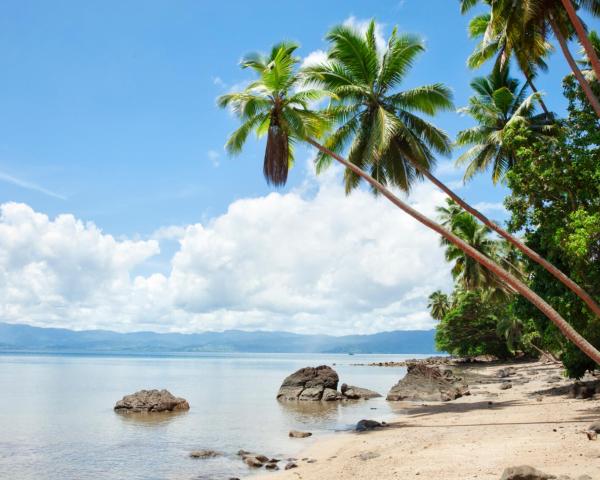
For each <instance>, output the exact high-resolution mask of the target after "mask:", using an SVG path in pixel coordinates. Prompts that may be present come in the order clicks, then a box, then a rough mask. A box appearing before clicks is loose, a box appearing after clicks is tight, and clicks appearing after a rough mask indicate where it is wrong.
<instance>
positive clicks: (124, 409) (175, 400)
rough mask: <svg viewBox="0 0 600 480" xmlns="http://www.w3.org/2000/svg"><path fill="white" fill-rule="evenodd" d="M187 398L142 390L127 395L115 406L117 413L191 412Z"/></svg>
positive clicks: (164, 392)
mask: <svg viewBox="0 0 600 480" xmlns="http://www.w3.org/2000/svg"><path fill="white" fill-rule="evenodd" d="M189 409H190V405H189V404H188V402H187V400H186V399H185V398H179V397H176V396H174V395H173V394H171V392H169V391H168V390H140V391H139V392H135V393H133V394H131V395H125V396H124V397H123V398H122V399H121V400H119V401H118V402H117V403H116V405H115V412H117V413H151V412H175V411H180V410H189Z"/></svg>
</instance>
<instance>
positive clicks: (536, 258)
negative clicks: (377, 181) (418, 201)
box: [411, 160, 600, 318]
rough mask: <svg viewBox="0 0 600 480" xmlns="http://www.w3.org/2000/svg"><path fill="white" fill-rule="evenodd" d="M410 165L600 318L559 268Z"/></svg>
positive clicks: (587, 296) (590, 300)
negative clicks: (540, 267) (537, 265)
mask: <svg viewBox="0 0 600 480" xmlns="http://www.w3.org/2000/svg"><path fill="white" fill-rule="evenodd" d="M411 163H412V165H413V166H414V167H415V168H416V169H417V170H418V171H419V172H421V173H422V174H423V175H424V176H425V177H426V178H427V179H428V180H429V181H430V182H431V183H433V184H434V185H435V186H436V187H438V188H439V189H440V190H442V191H443V192H444V193H445V194H446V195H448V196H449V197H450V198H452V200H454V201H455V202H456V203H458V204H459V205H460V206H461V207H462V208H463V209H465V210H466V211H467V212H469V213H470V214H471V215H473V216H474V217H476V218H478V219H479V220H481V222H483V223H484V224H485V225H486V226H488V227H489V228H491V229H492V230H494V231H495V232H496V233H497V234H498V235H500V236H501V237H502V238H504V239H505V240H506V241H508V242H509V243H510V244H511V245H513V246H514V247H515V248H517V249H519V250H520V251H521V252H523V253H524V254H525V255H527V256H528V257H529V258H530V259H531V260H533V261H534V262H536V263H538V264H539V265H541V266H542V267H544V268H545V269H546V271H547V272H548V273H550V274H551V275H552V276H553V277H554V278H556V279H557V280H558V281H560V282H561V283H562V284H563V285H564V286H565V287H567V288H568V289H569V290H571V291H572V292H573V293H574V294H575V295H577V296H578V297H579V298H580V299H581V300H583V301H584V302H585V304H586V305H587V306H588V307H589V308H590V310H591V311H592V312H594V314H595V315H596V316H597V317H598V318H600V305H598V304H597V303H596V302H595V301H594V299H593V298H592V296H591V295H590V294H589V293H587V292H586V291H585V290H584V289H583V288H581V287H580V286H579V285H578V284H577V283H575V282H574V281H573V280H571V279H570V278H569V277H568V276H567V275H565V274H564V273H563V272H562V271H561V270H559V269H558V268H556V267H555V266H554V265H552V264H551V263H550V262H549V261H548V260H546V259H545V258H544V257H542V256H541V255H540V254H539V253H537V252H535V251H534V250H532V249H531V248H529V247H528V246H527V245H525V244H524V243H523V242H521V241H520V240H519V239H518V238H516V237H514V236H513V235H511V234H510V233H508V232H507V231H506V230H504V229H503V228H502V227H501V226H500V225H498V224H497V223H495V222H492V221H491V220H490V219H489V218H487V217H486V216H485V215H484V214H483V213H481V212H480V211H479V210H477V209H476V208H474V207H472V206H471V205H469V204H468V203H467V202H465V201H464V200H463V199H462V198H461V197H460V196H458V195H457V194H456V193H454V191H452V190H451V189H450V188H448V187H447V186H446V185H445V184H444V183H443V182H441V181H440V180H438V179H437V178H436V177H435V176H434V175H433V174H431V173H430V172H429V171H428V170H427V169H425V168H423V167H422V166H421V165H419V164H418V162H414V161H412V160H411Z"/></svg>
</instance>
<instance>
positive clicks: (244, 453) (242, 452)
mask: <svg viewBox="0 0 600 480" xmlns="http://www.w3.org/2000/svg"><path fill="white" fill-rule="evenodd" d="M237 454H238V455H239V456H240V457H245V456H246V455H250V452H248V451H247V450H238V452H237Z"/></svg>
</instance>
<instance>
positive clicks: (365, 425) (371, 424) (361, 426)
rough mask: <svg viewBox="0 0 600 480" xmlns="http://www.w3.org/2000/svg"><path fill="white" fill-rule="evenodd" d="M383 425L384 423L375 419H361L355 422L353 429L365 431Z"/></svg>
mask: <svg viewBox="0 0 600 480" xmlns="http://www.w3.org/2000/svg"><path fill="white" fill-rule="evenodd" d="M385 426H386V424H385V423H382V422H378V421H376V420H361V421H360V422H358V423H357V424H356V428H355V430H356V431H357V432H367V431H369V430H376V429H378V428H382V427H385Z"/></svg>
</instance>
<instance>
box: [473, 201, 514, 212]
mask: <svg viewBox="0 0 600 480" xmlns="http://www.w3.org/2000/svg"><path fill="white" fill-rule="evenodd" d="M474 206H475V208H476V209H477V210H480V211H481V212H483V213H488V214H489V213H494V212H497V213H501V214H502V215H508V211H507V210H506V207H505V206H504V204H503V203H502V202H479V203H476V204H475V205H474Z"/></svg>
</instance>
